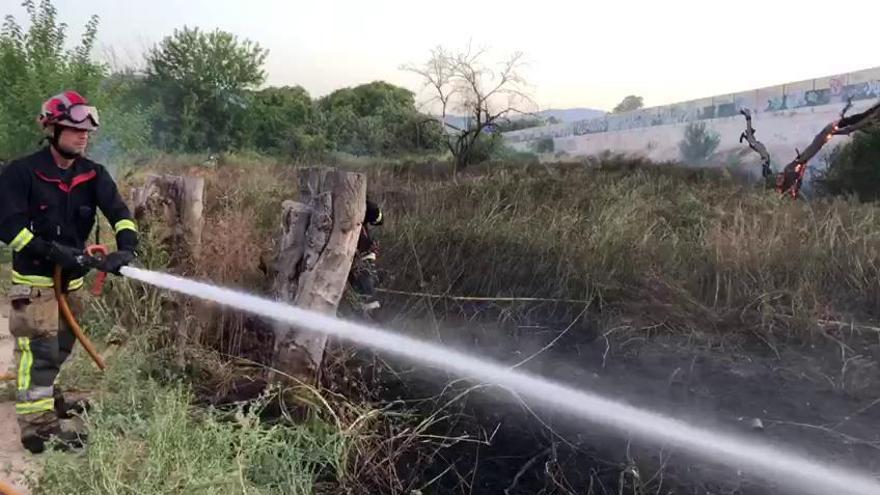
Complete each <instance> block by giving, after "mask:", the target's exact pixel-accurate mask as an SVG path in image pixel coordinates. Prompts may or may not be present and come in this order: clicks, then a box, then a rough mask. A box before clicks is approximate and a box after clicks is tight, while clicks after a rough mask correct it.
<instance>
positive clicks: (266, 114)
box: [247, 86, 315, 153]
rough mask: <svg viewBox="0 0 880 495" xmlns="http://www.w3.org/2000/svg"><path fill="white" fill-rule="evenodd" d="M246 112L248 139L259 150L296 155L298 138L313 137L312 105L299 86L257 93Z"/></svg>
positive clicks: (304, 91) (264, 90) (306, 92)
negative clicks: (249, 135) (293, 153)
mask: <svg viewBox="0 0 880 495" xmlns="http://www.w3.org/2000/svg"><path fill="white" fill-rule="evenodd" d="M251 100H252V106H251V109H250V111H249V112H248V119H249V120H250V123H249V125H248V126H247V128H248V129H249V130H250V131H251V133H252V137H251V138H250V139H249V140H250V141H251V142H252V143H253V145H254V146H255V147H256V148H257V149H258V150H261V151H268V152H273V153H279V152H282V153H283V152H295V150H296V148H297V144H296V142H297V138H298V137H301V136H303V135H306V134H314V132H310V131H311V130H310V129H309V128H310V127H311V126H312V125H313V120H314V113H315V109H314V104H313V102H312V98H311V97H310V96H309V93H308V91H306V90H305V89H303V88H302V87H301V86H292V87H291V86H284V87H271V88H266V89H263V90H261V91H257V92H256V93H254V94H253V97H252V99H251Z"/></svg>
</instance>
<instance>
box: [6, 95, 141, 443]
mask: <svg viewBox="0 0 880 495" xmlns="http://www.w3.org/2000/svg"><path fill="white" fill-rule="evenodd" d="M38 122H39V123H40V125H41V126H42V129H43V131H44V133H45V135H46V140H47V141H48V144H47V145H46V146H45V147H43V148H42V149H40V150H39V151H37V152H36V153H33V154H31V155H28V156H25V157H23V158H19V159H17V160H13V161H10V162H9V163H7V164H6V166H5V167H4V168H3V171H2V173H0V241H2V242H4V243H6V244H7V245H9V247H10V248H11V249H12V251H13V255H12V256H13V258H12V284H13V285H12V288H11V289H10V291H9V301H10V305H11V310H10V316H9V331H10V333H11V334H12V336H13V337H15V338H16V348H15V362H16V370H17V380H16V384H17V401H16V405H15V411H16V415H17V418H18V424H19V427H20V429H21V442H22V445H24V447H25V448H27V449H28V450H29V451H31V452H33V453H39V452H42V451H43V450H44V449H45V443H46V442H47V441H48V440H49V439H50V438H51V437H53V436H54V437H57V438H58V439H59V440H60V445H59V446H60V447H61V448H62V449H64V450H66V449H69V448H76V447H79V446H81V445H82V442H83V441H84V440H85V437H84V435H80V434H78V433H76V432H73V431H66V430H62V428H61V423H60V421H59V418H61V419H63V418H65V417H69V416H68V414H69V412H70V409H71V408H75V406H76V405H75V404H71V403H68V402H67V401H66V400H65V398H64V395H63V393H62V392H61V390H60V389H59V388H58V387H57V386H56V385H55V379H56V377H57V375H58V371H59V368H60V366H61V365H62V364H63V363H64V361H65V360H66V359H67V357H68V356H69V355H70V352H71V350H72V349H73V345H74V343H75V337H74V335H73V333H72V331H71V330H70V328H69V327H68V325H67V324H66V322H65V321H64V320H63V318H61V317H60V315H59V309H58V305H57V301H56V300H55V294H54V291H53V286H54V282H53V275H54V270H55V266H56V265H60V266H61V268H62V284H61V285H62V287H61V290H62V291H63V292H65V293H66V295H67V298H68V299H69V304H70V307H71V309H72V310H73V311H74V313H76V312H77V311H78V310H79V309H81V307H82V306H81V305H82V301H81V299H80V295H79V289H80V288H81V287H82V286H83V277H84V276H85V275H86V273H87V272H88V268H87V267H86V266H85V265H84V261H85V260H86V258H85V257H84V256H83V254H84V249H85V243H86V239H87V237H88V235H89V233H90V232H91V230H92V228H93V226H94V224H95V219H96V213H97V209H100V210H101V212H102V213H103V214H104V216H105V217H107V219H108V220H109V221H110V223H111V225H113V226H114V229H115V233H116V245H117V249H118V250H117V251H116V252H113V253H111V254H109V255H108V256H107V257H106V259H105V260H104V263H103V265H102V266H101V267H99V268H100V269H101V270H102V271H106V272H109V273H114V274H116V275H118V274H119V269H120V268H121V267H122V266H125V265H127V264H129V263H131V262H132V261H133V260H134V258H135V250H136V248H137V244H138V235H137V227H136V226H135V223H134V221H133V220H132V216H131V213H130V212H129V209H128V207H127V206H126V205H125V203H124V202H123V200H122V198H121V197H120V195H119V192H118V190H117V187H116V184H115V182H114V181H113V179H112V178H111V177H110V174H109V173H108V172H107V170H106V169H105V168H104V167H103V166H101V165H99V164H97V163H95V162H93V161H91V160H89V159H88V158H86V157H85V156H84V155H83V154H84V152H85V150H86V147H87V145H88V142H89V136H90V133H91V132H92V131H94V130H96V129H97V128H98V126H99V125H100V122H99V119H98V111H97V109H96V108H95V107H93V106H90V105H89V103H88V102H87V101H86V99H85V98H83V97H82V96H81V95H80V94H79V93H77V92H75V91H65V92H63V93H60V94H58V95H56V96H53V97H52V98H50V99H48V100H47V101H46V102H45V103H43V106H42V110H41V112H40V115H39V117H38Z"/></svg>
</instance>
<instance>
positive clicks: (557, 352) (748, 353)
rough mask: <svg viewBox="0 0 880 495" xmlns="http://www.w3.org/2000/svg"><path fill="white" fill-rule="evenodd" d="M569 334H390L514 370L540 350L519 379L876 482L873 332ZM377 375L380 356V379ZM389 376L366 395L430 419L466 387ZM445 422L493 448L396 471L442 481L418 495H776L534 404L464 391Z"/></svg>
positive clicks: (472, 445) (614, 328)
mask: <svg viewBox="0 0 880 495" xmlns="http://www.w3.org/2000/svg"><path fill="white" fill-rule="evenodd" d="M569 323H570V322H567V323H557V324H548V323H544V324H541V323H536V322H534V321H530V322H527V323H526V324H524V322H522V321H520V322H511V323H508V324H505V325H498V324H478V323H476V322H475V320H474V319H470V318H468V319H467V321H461V322H459V324H454V323H453V322H452V321H451V320H449V319H448V318H447V319H445V320H444V323H443V324H441V325H442V326H440V327H438V326H437V324H436V322H431V321H426V320H422V321H420V322H417V321H409V322H401V321H400V320H398V321H397V322H391V325H390V326H391V327H392V328H398V329H403V328H404V327H406V328H408V329H409V331H410V332H411V333H414V334H418V335H419V336H421V337H424V338H432V339H434V340H438V339H439V340H441V341H442V342H443V343H444V344H445V345H448V346H450V345H451V346H454V347H457V348H460V349H465V350H466V352H469V353H475V352H476V353H477V354H479V355H483V356H486V357H489V358H494V359H495V360H498V361H502V362H506V363H510V364H515V363H518V362H520V361H522V360H523V359H525V358H527V357H529V356H531V355H532V354H534V353H536V352H539V351H540V352H539V354H538V355H537V356H535V357H534V358H533V359H531V360H529V361H528V363H526V364H525V365H523V366H521V367H520V369H523V370H526V371H530V372H534V373H536V374H539V375H542V376H545V377H548V378H551V379H555V380H558V381H560V382H563V383H565V384H569V385H573V386H575V387H579V388H583V389H587V390H591V391H596V392H599V393H603V394H604V395H606V396H608V397H611V398H615V399H618V400H622V401H624V402H628V403H631V404H633V405H637V406H643V407H645V408H647V409H650V410H653V411H658V412H663V413H667V414H669V415H672V416H674V417H677V418H680V419H685V420H688V421H693V422H694V423H696V424H703V425H718V426H719V427H720V428H723V429H724V430H726V431H730V430H733V431H739V432H741V433H742V435H744V436H745V437H752V438H757V439H765V440H768V441H771V442H779V443H781V444H783V445H787V446H791V447H793V448H795V449H797V451H798V453H800V454H807V455H809V456H812V457H815V458H818V459H821V460H824V461H829V462H833V463H835V464H839V465H842V466H846V467H849V468H851V469H858V470H863V471H865V472H869V473H880V430H878V429H877V427H876V425H877V424H878V423H880V380H878V379H877V371H878V364H877V363H878V362H880V348H878V335H877V333H876V332H874V331H866V332H864V333H859V332H856V331H853V330H852V329H848V330H846V331H842V330H836V329H826V330H825V331H804V332H799V333H797V332H792V331H787V332H779V334H778V335H775V336H774V335H769V334H768V335H757V334H753V333H751V332H749V331H743V330H741V331H736V332H730V333H727V334H719V333H716V332H706V333H699V334H698V333H693V334H687V333H682V332H680V331H668V329H667V330H663V329H662V328H652V327H642V326H640V325H638V324H634V323H632V322H629V323H627V322H625V321H623V322H621V321H615V322H613V324H612V322H609V321H603V322H597V321H587V320H586V319H584V320H583V321H579V322H576V323H575V324H574V325H573V326H571V327H569ZM567 327H568V331H567V332H565V334H564V335H561V333H562V332H563V331H564V329H565V328H567ZM560 335H561V337H560ZM557 338H558V340H556V341H555V342H553V343H552V345H550V343H551V341H553V340H554V339H557ZM385 365H389V362H388V361H387V356H385V361H384V364H383V365H382V366H379V368H384V367H385ZM390 367H391V369H386V370H384V371H382V372H380V373H378V374H377V376H376V383H374V385H373V386H374V387H376V390H381V391H382V395H383V397H382V399H384V400H395V399H400V398H415V397H434V398H433V399H431V400H428V401H426V402H425V403H424V404H423V405H422V406H420V407H423V408H424V412H425V413H429V412H433V410H435V409H436V408H437V407H438V406H440V405H443V404H446V403H447V402H448V401H449V400H450V399H451V398H453V397H455V396H456V395H457V394H459V393H460V392H462V391H463V390H466V389H467V388H468V387H470V386H472V385H473V383H472V382H462V383H459V384H457V385H450V383H451V382H452V381H453V380H455V379H456V378H457V377H454V376H447V375H446V374H445V372H443V370H439V369H435V370H430V369H429V370H426V369H424V367H420V366H413V365H411V364H409V363H394V362H391V363H390ZM447 412H448V413H450V414H451V415H450V418H451V419H449V420H448V421H445V422H442V423H438V424H436V425H434V428H433V430H432V431H431V432H429V433H432V434H435V435H440V436H445V437H448V438H468V439H471V440H477V439H483V440H486V439H491V440H489V441H485V442H482V443H480V442H473V441H460V442H458V443H456V444H455V445H453V446H452V447H447V448H444V449H443V450H441V451H438V453H429V454H425V453H424V452H423V453H422V454H421V459H420V460H418V461H417V460H416V459H414V458H407V459H402V460H401V461H402V462H401V464H402V465H411V466H414V468H415V470H417V471H420V472H418V473H416V472H413V473H411V475H412V476H413V478H414V479H418V480H419V481H420V482H421V483H425V482H426V481H427V480H432V479H433V478H434V477H435V476H439V478H438V479H437V480H435V481H434V483H433V484H432V486H431V489H430V490H427V491H425V493H505V494H507V495H514V494H526V493H529V494H557V493H558V494H564V493H588V494H596V495H598V494H606V493H607V494H612V493H613V494H617V493H658V494H667V493H675V494H685V493H686V494H691V493H693V494H696V493H700V494H709V493H711V494H738V495H765V494H771V493H782V491H781V489H780V487H779V486H773V484H772V483H771V484H768V483H767V482H764V481H761V480H758V479H753V478H750V477H749V476H748V473H740V472H737V471H736V470H735V469H730V468H727V467H725V466H719V465H710V464H707V463H705V462H703V461H702V460H700V459H694V458H688V457H685V456H683V455H681V454H678V453H674V452H673V451H672V450H670V449H669V448H668V447H667V448H666V449H661V448H659V447H657V446H652V445H642V444H640V443H639V442H637V441H634V440H633V441H630V439H627V438H623V437H620V436H618V435H614V434H610V433H607V432H604V431H601V430H600V429H597V428H595V427H594V426H592V425H591V424H588V423H584V422H583V421H579V420H575V419H573V418H567V417H564V416H562V415H560V414H557V413H555V412H554V411H551V410H547V409H544V408H541V406H540V404H534V403H531V404H529V406H528V407H526V405H524V404H523V403H521V402H520V401H518V400H517V399H516V398H514V397H512V396H511V394H509V393H507V392H504V391H499V390H492V389H480V390H479V391H476V392H471V393H469V394H468V395H467V397H466V399H462V400H460V401H458V402H457V403H456V404H455V405H454V406H453V407H450V408H448V409H447ZM426 456H427V457H426ZM450 466H451V468H450ZM444 473H445V474H444ZM634 473H637V474H634ZM414 485H415V486H418V483H415V484H414Z"/></svg>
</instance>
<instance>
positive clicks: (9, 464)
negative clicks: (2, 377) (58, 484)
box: [0, 305, 31, 495]
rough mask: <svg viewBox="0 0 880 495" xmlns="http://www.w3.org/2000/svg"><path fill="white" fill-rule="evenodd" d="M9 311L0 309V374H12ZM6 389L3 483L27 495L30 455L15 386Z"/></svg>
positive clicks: (1, 415) (1, 421)
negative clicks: (21, 439)
mask: <svg viewBox="0 0 880 495" xmlns="http://www.w3.org/2000/svg"><path fill="white" fill-rule="evenodd" d="M6 313H7V308H6V307H5V305H3V307H0V373H5V372H6V371H10V372H13V369H12V368H13V356H12V350H13V348H14V345H15V339H13V338H12V336H11V335H10V334H9V326H8V320H7V319H6V316H7V315H6ZM0 387H6V389H5V390H4V392H3V393H2V400H0V480H3V481H6V482H8V483H12V485H13V487H15V488H16V489H18V491H19V493H21V494H22V495H26V494H28V493H29V492H28V490H27V489H26V487H25V486H24V483H23V479H24V473H26V472H27V470H28V469H29V468H30V464H31V463H30V461H29V459H28V456H29V454H28V453H27V452H26V451H25V450H24V449H23V448H22V446H21V443H20V442H19V438H18V424H17V423H16V421H15V404H14V402H12V400H11V398H12V393H11V392H9V390H10V389H11V388H12V385H11V384H10V383H9V382H2V384H0Z"/></svg>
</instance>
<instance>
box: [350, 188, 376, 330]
mask: <svg viewBox="0 0 880 495" xmlns="http://www.w3.org/2000/svg"><path fill="white" fill-rule="evenodd" d="M382 222H383V218H382V210H381V209H380V208H379V205H377V204H376V203H375V202H373V201H371V200H370V199H369V198H368V199H367V210H366V213H364V224H363V226H362V227H361V232H360V236H359V237H358V244H357V251H356V252H355V257H354V263H353V264H352V270H351V273H349V282H350V283H351V286H352V288H353V289H354V291H355V292H356V293H358V294H359V295H360V297H361V299H362V300H363V301H362V302H361V309H362V310H363V311H364V312H365V313H366V312H369V311H372V310H375V309H378V308H379V307H380V304H379V301H377V300H376V286H378V285H379V273H378V270H377V269H376V259H377V254H378V244H377V243H376V241H375V240H374V239H373V238H372V237H370V231H369V229H368V228H367V225H374V226H379V225H382Z"/></svg>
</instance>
